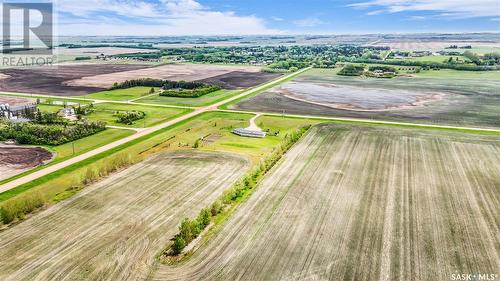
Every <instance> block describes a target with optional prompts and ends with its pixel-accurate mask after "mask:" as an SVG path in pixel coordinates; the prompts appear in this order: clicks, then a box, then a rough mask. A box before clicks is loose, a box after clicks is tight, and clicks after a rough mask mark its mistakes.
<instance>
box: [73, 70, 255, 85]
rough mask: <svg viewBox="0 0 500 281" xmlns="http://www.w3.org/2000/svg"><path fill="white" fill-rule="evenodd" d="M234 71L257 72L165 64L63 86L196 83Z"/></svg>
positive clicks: (82, 79) (84, 78) (96, 76)
mask: <svg viewBox="0 0 500 281" xmlns="http://www.w3.org/2000/svg"><path fill="white" fill-rule="evenodd" d="M234 71H241V72H244V73H253V72H259V71H260V69H259V68H256V67H247V66H241V67H238V66H225V65H208V64H167V65H161V66H156V67H150V68H143V69H136V70H130V71H123V72H114V73H107V74H97V75H91V76H87V77H80V78H77V79H73V80H70V81H66V82H65V83H64V84H65V85H68V86H77V87H82V86H90V87H97V88H109V87H111V86H112V85H113V83H115V82H123V81H125V80H131V79H140V78H154V79H166V80H175V81H178V80H185V81H196V80H203V79H207V78H210V77H214V76H219V75H223V74H227V73H230V72H234Z"/></svg>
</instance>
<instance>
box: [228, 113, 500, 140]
mask: <svg viewBox="0 0 500 281" xmlns="http://www.w3.org/2000/svg"><path fill="white" fill-rule="evenodd" d="M234 112H235V113H236V112H238V111H234ZM262 116H267V117H281V116H279V115H276V114H264V115H262ZM284 118H287V119H299V120H311V121H319V122H320V123H343V124H354V125H368V126H389V127H398V128H406V129H420V130H437V131H445V132H456V133H466V134H477V135H489V136H495V135H500V131H484V130H481V129H473V128H472V129H467V128H451V127H433V125H431V124H429V125H427V124H401V123H394V124H392V123H384V121H382V120H380V122H377V121H370V122H368V121H363V120H341V119H336V118H332V119H327V118H315V117H314V116H311V117H302V116H291V115H285V116H284ZM391 122H392V121H391ZM438 126H441V125H438ZM443 126H445V125H443Z"/></svg>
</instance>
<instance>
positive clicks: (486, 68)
mask: <svg viewBox="0 0 500 281" xmlns="http://www.w3.org/2000/svg"><path fill="white" fill-rule="evenodd" d="M353 62H357V63H369V64H389V65H400V66H418V67H421V68H422V69H455V70H467V71H490V70H500V66H498V65H495V66H483V65H481V66H479V65H466V64H449V63H439V62H424V61H411V60H397V61H384V60H372V59H356V60H355V61H353Z"/></svg>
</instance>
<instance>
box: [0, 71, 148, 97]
mask: <svg viewBox="0 0 500 281" xmlns="http://www.w3.org/2000/svg"><path fill="white" fill-rule="evenodd" d="M149 67H150V66H148V65H138V64H90V63H82V64H62V65H58V66H53V67H37V68H19V69H2V70H0V75H1V76H2V77H4V78H3V79H2V83H0V91H5V92H18V93H32V94H49V95H57V96H80V95H86V94H89V93H93V92H98V91H102V90H103V89H104V88H105V87H99V86H94V85H91V84H81V85H75V86H73V85H67V84H66V83H64V82H65V81H68V80H74V79H80V78H82V77H86V76H94V75H99V74H106V73H114V72H123V71H128V70H134V69H144V68H149Z"/></svg>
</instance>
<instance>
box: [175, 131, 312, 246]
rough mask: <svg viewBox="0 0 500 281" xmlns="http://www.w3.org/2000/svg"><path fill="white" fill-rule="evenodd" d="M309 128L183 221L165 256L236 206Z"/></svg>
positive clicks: (286, 140) (292, 136) (288, 138)
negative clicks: (206, 206)
mask: <svg viewBox="0 0 500 281" xmlns="http://www.w3.org/2000/svg"><path fill="white" fill-rule="evenodd" d="M309 128H310V126H306V127H302V128H300V129H298V130H297V131H295V132H292V133H289V134H288V135H286V136H285V138H284V140H283V142H282V143H281V144H280V145H279V146H278V147H277V148H276V149H275V150H274V152H273V153H272V154H271V155H270V156H269V157H267V158H266V159H265V160H264V161H262V162H261V164H260V165H259V166H257V167H256V168H254V169H253V170H252V171H251V172H249V173H247V174H246V175H245V176H244V177H243V178H242V180H240V181H238V182H237V183H236V184H234V185H233V186H232V187H231V188H230V189H228V190H225V191H224V192H223V194H222V196H221V197H220V198H218V199H217V200H215V201H214V202H213V203H212V205H211V206H210V207H209V208H205V209H203V210H201V212H200V213H199V214H198V216H197V217H196V218H195V219H192V220H190V219H187V218H186V219H184V220H183V221H182V222H181V225H180V227H179V233H178V234H177V235H175V237H174V243H173V245H172V246H171V248H170V250H169V251H167V252H166V253H165V254H166V255H174V256H176V255H179V254H180V253H182V250H183V249H184V248H185V247H186V246H187V245H188V244H189V243H190V242H191V241H193V239H195V238H196V237H197V236H198V235H199V234H200V233H201V232H202V231H203V230H204V229H205V228H206V227H207V226H208V225H209V224H210V222H211V220H212V219H213V218H215V217H217V216H218V215H220V214H221V213H222V212H223V211H224V209H226V207H229V206H231V205H233V204H236V203H237V202H238V201H239V200H240V199H241V198H242V197H243V196H244V195H245V194H247V193H248V192H249V191H251V190H252V189H254V188H255V187H256V186H257V184H258V183H259V181H260V180H261V179H262V178H263V177H264V175H265V174H266V173H267V172H269V171H270V170H271V169H272V168H273V167H274V166H275V165H276V163H278V161H279V160H280V159H281V158H282V157H283V155H284V154H285V153H286V152H287V151H288V150H289V149H290V148H291V147H292V146H293V145H294V144H295V143H296V142H297V141H298V140H299V139H300V138H301V137H302V136H303V135H304V134H305V133H306V132H307V131H308V130H309Z"/></svg>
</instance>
